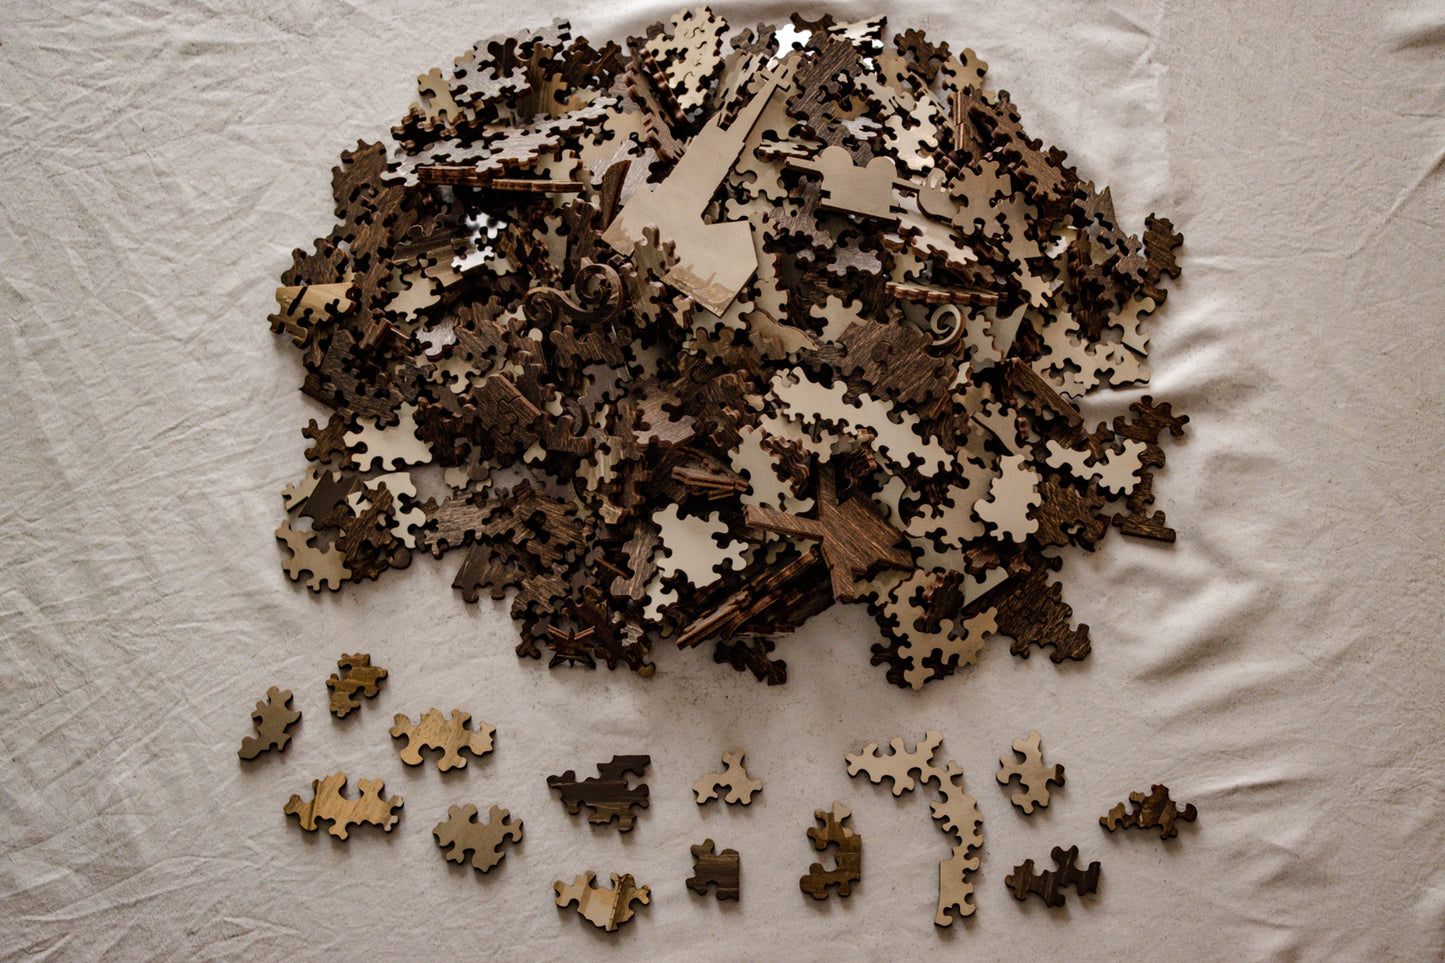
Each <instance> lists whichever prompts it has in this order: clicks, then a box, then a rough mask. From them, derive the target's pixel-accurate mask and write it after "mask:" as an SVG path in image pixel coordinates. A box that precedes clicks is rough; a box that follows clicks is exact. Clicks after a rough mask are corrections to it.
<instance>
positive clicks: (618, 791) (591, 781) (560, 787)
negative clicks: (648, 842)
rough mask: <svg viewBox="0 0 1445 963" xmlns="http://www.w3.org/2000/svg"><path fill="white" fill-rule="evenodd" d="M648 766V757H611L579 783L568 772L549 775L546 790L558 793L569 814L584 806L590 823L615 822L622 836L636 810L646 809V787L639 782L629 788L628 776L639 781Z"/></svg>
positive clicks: (631, 825)
mask: <svg viewBox="0 0 1445 963" xmlns="http://www.w3.org/2000/svg"><path fill="white" fill-rule="evenodd" d="M651 764H652V758H651V757H650V756H613V757H612V758H611V759H610V760H609V761H607V762H604V763H599V764H598V766H597V775H595V776H589V777H587V778H586V779H583V780H581V781H578V779H577V774H576V772H574V771H573V770H571V769H568V770H567V771H566V772H564V773H562V774H561V775H560V776H548V777H547V788H548V789H554V790H556V791H557V793H558V794H559V796H560V797H561V799H562V803H563V805H565V806H566V807H567V811H568V812H569V813H571V814H572V815H574V816H575V815H577V814H578V813H579V812H581V810H582V807H583V806H586V807H587V809H588V816H587V821H588V822H589V823H592V824H593V825H597V826H605V825H608V824H610V823H611V822H612V821H613V820H614V819H615V820H616V821H617V831H618V832H620V833H625V832H627V831H628V830H630V829H632V827H633V825H634V824H635V822H636V820H637V813H636V812H635V810H636V809H646V808H647V804H648V790H647V784H646V783H644V782H641V781H639V782H638V783H637V785H635V786H632V785H628V783H629V777H633V778H636V779H638V780H640V779H641V777H642V776H643V775H644V774H645V773H646V772H647V767H648V766H650V765H651Z"/></svg>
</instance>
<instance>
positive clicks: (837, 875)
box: [798, 800, 863, 899]
mask: <svg viewBox="0 0 1445 963" xmlns="http://www.w3.org/2000/svg"><path fill="white" fill-rule="evenodd" d="M851 815H853V812H852V810H850V809H849V808H848V807H847V806H845V805H843V804H842V803H841V802H838V801H837V800H834V801H833V810H832V812H829V811H827V810H825V809H815V810H813V817H814V818H815V819H817V820H818V822H820V823H822V824H823V825H822V827H821V828H819V827H817V826H814V827H813V828H812V829H810V830H808V838H809V839H810V840H812V842H813V848H814V849H816V850H818V852H823V851H824V850H826V849H827V848H828V847H829V846H832V845H836V846H837V847H838V849H837V852H835V853H834V854H833V859H834V865H833V868H832V869H824V868H823V864H822V863H814V864H812V865H811V866H809V867H808V872H807V874H806V875H804V876H803V877H802V878H800V879H799V880H798V886H799V888H801V889H802V891H803V892H805V893H807V894H808V895H809V896H811V897H813V899H827V898H828V897H829V896H830V895H832V894H831V893H830V891H829V889H828V887H830V886H832V885H833V884H835V883H836V884H837V886H838V895H839V896H851V895H852V893H853V884H854V883H856V882H859V881H860V880H862V878H863V837H862V836H859V835H858V834H857V833H855V832H854V831H853V830H851V829H849V828H848V827H847V826H844V825H843V821H844V820H846V819H847V818H848V817H849V816H851Z"/></svg>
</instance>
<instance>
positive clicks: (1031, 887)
mask: <svg viewBox="0 0 1445 963" xmlns="http://www.w3.org/2000/svg"><path fill="white" fill-rule="evenodd" d="M1050 856H1052V857H1053V860H1054V863H1055V865H1057V867H1058V868H1057V869H1046V870H1044V871H1043V872H1042V873H1039V874H1038V875H1034V861H1033V860H1031V859H1026V860H1024V861H1023V862H1022V863H1021V864H1019V865H1018V866H1015V867H1014V871H1013V873H1012V874H1010V875H1008V876H1005V877H1004V884H1005V885H1007V886H1008V888H1009V892H1011V893H1013V895H1014V899H1016V900H1018V901H1019V902H1020V903H1022V902H1023V901H1024V900H1026V899H1028V896H1029V894H1030V893H1033V894H1035V895H1037V896H1038V898H1039V899H1041V900H1043V901H1044V903H1045V905H1048V906H1063V905H1064V887H1065V886H1073V887H1074V890H1075V892H1077V893H1078V894H1079V895H1080V896H1087V895H1088V894H1090V893H1093V892H1096V891H1097V890H1098V888H1099V862H1098V860H1095V861H1094V862H1092V863H1090V864H1089V868H1088V869H1080V868H1079V867H1078V865H1077V861H1078V858H1079V847H1077V846H1070V847H1069V848H1068V849H1061V848H1060V847H1058V846H1055V847H1054V849H1053V852H1052V853H1050Z"/></svg>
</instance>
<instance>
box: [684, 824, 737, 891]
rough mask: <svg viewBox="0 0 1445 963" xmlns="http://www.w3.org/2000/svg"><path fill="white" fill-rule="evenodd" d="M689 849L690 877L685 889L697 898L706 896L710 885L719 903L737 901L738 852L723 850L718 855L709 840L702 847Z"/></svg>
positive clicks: (704, 841)
mask: <svg viewBox="0 0 1445 963" xmlns="http://www.w3.org/2000/svg"><path fill="white" fill-rule="evenodd" d="M690 849H691V850H692V875H691V876H689V877H688V878H687V888H688V889H690V890H692V891H693V892H694V893H697V894H698V895H699V896H706V895H707V888H708V886H709V885H712V886H714V887H716V888H715V890H714V893H715V894H716V896H717V898H718V900H719V901H721V900H725V899H731V900H736V899H739V896H740V892H741V891H740V889H739V887H740V882H739V879H740V874H741V872H742V868H741V867H742V861H741V860H740V859H739V858H738V851H737V850H736V849H725V850H723V851H722V852H720V853H718V852H714V850H713V841H712V840H711V839H705V840H703V841H702V845H700V846H692V847H690Z"/></svg>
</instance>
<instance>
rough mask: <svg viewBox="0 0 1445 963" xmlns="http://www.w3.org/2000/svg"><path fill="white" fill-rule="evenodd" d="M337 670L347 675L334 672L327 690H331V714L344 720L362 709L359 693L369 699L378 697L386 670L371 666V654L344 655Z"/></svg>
mask: <svg viewBox="0 0 1445 963" xmlns="http://www.w3.org/2000/svg"><path fill="white" fill-rule="evenodd" d="M336 668H337V669H338V670H340V672H344V673H345V675H344V676H342V675H339V674H337V673H336V672H333V673H332V674H331V677H330V678H329V679H327V680H326V688H327V689H329V690H331V714H332V715H334V716H335V717H336V718H338V719H344V718H345V717H346V716H347V715H349V714H350V713H351V710H352V709H359V708H361V700H359V699H357V698H356V694H357V693H358V692H360V693H361V694H362V695H363V696H365V697H366V698H368V699H373V698H375V697H376V694H377V692H379V691H380V688H379V687H380V685H381V683H382V682H384V681H385V680H386V670H385V669H383V668H381V667H380V666H375V665H372V664H371V654H370V653H369V652H358V653H357V654H356V655H346V654H343V655H342V656H341V658H339V659H337V660H336Z"/></svg>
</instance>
